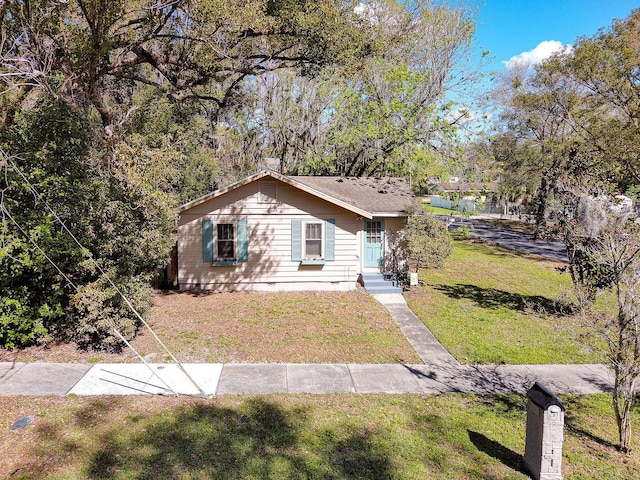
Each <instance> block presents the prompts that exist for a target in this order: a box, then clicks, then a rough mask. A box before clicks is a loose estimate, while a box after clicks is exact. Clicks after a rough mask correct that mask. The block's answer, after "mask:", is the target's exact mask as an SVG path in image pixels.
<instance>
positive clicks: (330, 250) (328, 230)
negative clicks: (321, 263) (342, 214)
mask: <svg viewBox="0 0 640 480" xmlns="http://www.w3.org/2000/svg"><path fill="white" fill-rule="evenodd" d="M324 259H325V260H326V261H328V262H332V261H334V260H335V259H336V221H335V220H334V219H333V218H330V219H328V220H326V221H325V222H324Z"/></svg>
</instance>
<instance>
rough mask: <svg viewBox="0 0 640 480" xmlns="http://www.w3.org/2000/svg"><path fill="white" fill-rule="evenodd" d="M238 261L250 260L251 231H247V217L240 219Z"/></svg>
mask: <svg viewBox="0 0 640 480" xmlns="http://www.w3.org/2000/svg"><path fill="white" fill-rule="evenodd" d="M237 225H238V261H239V262H248V261H249V232H248V231H247V230H248V229H247V219H246V218H241V219H239V220H238V223H237Z"/></svg>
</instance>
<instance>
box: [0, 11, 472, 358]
mask: <svg viewBox="0 0 640 480" xmlns="http://www.w3.org/2000/svg"><path fill="white" fill-rule="evenodd" d="M473 13H474V12H473V11H472V10H470V9H469V8H467V7H465V6H464V5H462V4H461V5H459V6H450V5H443V4H440V3H436V2H432V1H430V0H420V1H417V2H395V1H393V0H371V1H367V2H363V3H361V2H359V1H346V2H345V1H337V0H308V1H307V0H305V1H292V0H243V1H236V0H196V1H194V0H173V1H171V2H147V1H146V0H145V1H140V0H133V1H128V2H123V1H119V0H116V1H112V0H7V1H5V2H2V3H1V4H0V32H1V34H0V35H1V36H0V149H1V150H2V157H3V163H2V166H3V168H4V170H5V173H6V175H5V176H4V179H5V181H4V183H3V186H2V191H3V197H2V208H3V210H2V211H3V212H4V215H3V216H2V222H1V224H0V227H1V228H2V231H3V237H2V238H3V243H2V245H1V246H0V319H1V320H0V342H1V343H2V344H3V345H5V346H10V347H13V346H20V345H26V344H30V343H34V342H40V341H45V340H48V339H50V338H54V337H68V338H72V339H74V340H76V341H77V342H79V343H80V344H82V345H85V346H99V347H103V348H110V349H113V348H118V346H119V341H118V340H117V339H116V338H115V337H114V336H113V334H112V331H113V330H114V329H117V330H118V331H120V332H121V333H123V334H124V336H125V337H127V338H129V337H131V335H133V334H134V333H135V331H136V328H137V327H138V321H139V319H137V317H136V315H135V314H133V313H131V312H130V311H128V308H126V307H127V306H126V305H125V304H124V303H123V300H122V298H120V296H119V294H118V292H119V291H120V292H126V293H127V294H128V295H129V296H131V297H132V298H134V299H135V302H134V303H135V304H136V306H137V307H138V309H139V310H140V312H141V313H144V311H145V309H146V308H148V306H149V305H150V287H149V280H150V278H151V277H152V276H153V275H154V272H155V271H156V269H157V268H158V267H159V266H162V265H163V263H165V262H166V261H167V260H168V258H169V255H168V254H169V249H170V248H171V246H172V244H173V238H172V229H173V227H174V220H175V215H176V213H175V212H176V210H175V207H176V206H177V205H180V204H182V203H184V202H186V201H188V200H191V199H193V198H196V197H198V196H200V195H202V194H204V193H207V192H209V191H211V190H213V189H215V188H217V187H220V186H222V185H224V184H228V183H230V182H232V181H235V180H237V179H239V178H241V177H243V176H246V175H248V174H250V173H253V172H255V171H256V169H258V168H260V167H261V166H263V165H265V164H266V163H267V162H274V161H275V162H278V163H279V165H280V166H281V169H282V171H283V173H287V174H295V173H305V174H343V175H359V176H367V175H372V176H373V175H407V176H409V175H410V176H411V177H412V179H413V181H414V183H420V181H421V180H422V179H426V178H427V177H429V176H432V175H434V174H435V175H438V174H441V173H442V172H443V171H444V169H445V168H446V162H447V161H449V158H450V157H451V155H452V153H455V152H456V151H458V149H457V139H456V137H455V131H456V129H457V128H458V127H459V126H458V123H457V121H456V116H455V115H454V114H452V112H453V113H455V112H456V111H457V110H456V108H457V107H455V106H454V105H453V104H452V103H451V101H450V99H449V98H447V93H448V92H451V91H452V90H454V89H456V88H462V87H463V86H464V84H465V83H466V82H472V81H473V80H474V79H475V78H476V77H475V71H474V69H473V68H471V67H470V64H469V58H470V53H471V46H472V38H473ZM14 167H15V168H14ZM31 188H34V189H35V190H34V191H37V192H40V193H41V195H42V198H40V197H36V196H35V194H34V193H33V192H34V191H31V190H30V189H31ZM44 200H46V205H47V206H48V207H50V208H51V210H53V211H55V212H57V215H58V216H59V217H60V220H62V222H64V225H65V226H66V227H68V229H69V231H73V233H74V235H75V236H76V238H77V239H78V240H79V243H80V245H81V246H80V245H78V244H77V243H75V242H74V241H72V240H71V239H70V238H69V236H68V232H67V231H66V229H65V228H60V225H56V222H57V219H56V218H55V215H53V214H52V213H51V211H49V210H48V209H47V208H45V203H44ZM17 225H20V227H22V230H20V229H19V228H18V227H17ZM39 249H41V250H39ZM43 252H47V255H46V256H44V255H43ZM52 262H53V264H55V265H57V267H58V268H59V270H57V269H56V267H54V266H53V265H52ZM111 282H112V283H111ZM71 284H72V285H71ZM17 285H19V288H17Z"/></svg>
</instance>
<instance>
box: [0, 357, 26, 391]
mask: <svg viewBox="0 0 640 480" xmlns="http://www.w3.org/2000/svg"><path fill="white" fill-rule="evenodd" d="M25 365H26V363H25V362H0V386H1V385H2V384H3V383H4V382H6V381H7V380H8V379H9V378H11V377H12V376H13V375H15V374H16V373H18V372H19V371H20V369H21V368H22V367H24V366H25ZM0 391H1V387H0Z"/></svg>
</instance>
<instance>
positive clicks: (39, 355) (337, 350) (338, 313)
mask: <svg viewBox="0 0 640 480" xmlns="http://www.w3.org/2000/svg"><path fill="white" fill-rule="evenodd" d="M147 321H148V323H149V325H150V326H151V328H152V329H153V331H154V332H155V333H156V334H157V336H158V337H159V339H160V340H161V341H162V342H163V343H164V344H165V345H166V347H167V349H168V350H169V351H170V352H172V353H173V354H174V355H175V356H176V357H177V358H178V360H179V361H181V362H192V363H199V362H291V363H303V362H304V363H398V362H404V363H419V361H420V360H419V358H418V356H417V355H416V353H415V352H414V351H413V349H411V347H410V345H409V343H408V342H407V340H406V339H405V337H404V336H403V335H402V333H401V332H400V329H399V328H398V327H397V325H396V324H395V322H394V321H393V319H391V317H390V316H389V314H388V312H387V311H386V309H385V308H384V307H383V306H382V305H381V304H379V303H378V302H377V301H375V300H374V299H373V298H372V297H371V296H370V295H368V294H366V293H365V292H364V291H363V290H356V291H353V292H295V293H288V292H287V293H255V292H253V293H188V292H169V293H162V292H156V293H155V297H154V307H153V309H152V311H151V315H150V317H149V319H148V320H147ZM131 345H132V346H133V348H134V349H135V350H136V351H137V352H138V353H139V354H141V355H142V356H143V357H144V358H145V360H147V361H149V362H154V363H162V362H170V361H171V357H170V355H169V353H167V351H165V350H164V349H163V347H162V346H161V345H160V344H159V343H158V342H157V341H156V339H155V338H154V337H153V335H152V334H151V333H150V332H149V330H148V329H146V328H145V327H142V329H141V330H140V333H139V334H138V335H137V336H136V338H135V339H133V341H132V342H131ZM0 361H4V362H7V361H18V362H19V361H46V362H80V363H89V362H103V363H115V362H138V361H139V359H138V358H137V357H136V355H135V354H134V353H133V352H132V351H131V350H130V349H127V348H126V349H124V350H123V352H122V354H108V353H104V352H97V351H82V350H78V349H77V348H76V346H75V345H74V344H69V343H52V344H48V345H45V346H39V347H31V348H27V349H22V350H16V351H7V350H1V349H0Z"/></svg>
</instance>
